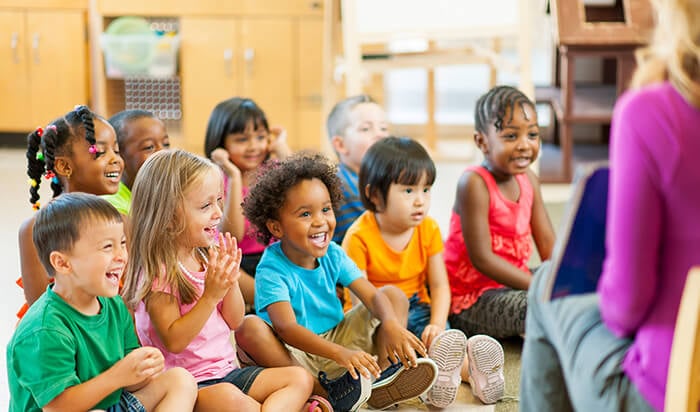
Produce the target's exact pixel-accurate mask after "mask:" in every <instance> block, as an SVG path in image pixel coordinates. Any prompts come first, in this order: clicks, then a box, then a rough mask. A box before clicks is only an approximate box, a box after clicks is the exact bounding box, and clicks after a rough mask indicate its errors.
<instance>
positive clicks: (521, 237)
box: [444, 166, 533, 314]
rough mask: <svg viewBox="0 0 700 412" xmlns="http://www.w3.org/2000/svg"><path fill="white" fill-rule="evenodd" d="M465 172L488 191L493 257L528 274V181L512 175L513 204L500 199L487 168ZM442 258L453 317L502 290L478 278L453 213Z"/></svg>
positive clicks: (458, 218)
mask: <svg viewBox="0 0 700 412" xmlns="http://www.w3.org/2000/svg"><path fill="white" fill-rule="evenodd" d="M467 170H471V171H473V172H475V173H477V174H479V176H481V178H482V179H484V182H486V187H487V188H488V191H489V229H490V232H491V248H492V250H493V253H495V254H496V255H498V256H500V257H501V258H503V259H505V260H506V261H507V262H509V263H510V264H512V265H513V266H515V267H517V268H519V269H521V270H523V271H526V272H529V270H528V267H527V262H528V261H529V260H530V255H532V239H531V228H530V218H531V216H532V199H533V190H532V184H531V183H530V179H529V178H528V177H527V175H526V174H525V173H522V174H518V175H515V179H516V181H517V182H518V185H519V186H520V199H518V201H517V202H513V201H511V200H509V199H506V198H505V197H503V195H502V194H501V192H500V190H498V186H497V184H496V180H495V179H494V178H493V176H492V175H491V173H490V172H489V171H488V170H486V168H484V167H483V166H473V167H469V168H467ZM444 256H445V266H446V267H447V274H448V277H449V280H450V290H451V292H452V303H451V305H450V309H451V312H452V313H454V314H457V313H460V312H462V311H463V310H465V309H467V308H469V307H470V306H471V305H473V304H474V303H475V302H476V300H477V299H478V298H479V296H481V295H482V294H483V293H484V292H485V291H487V290H489V289H496V288H502V287H504V286H503V285H502V284H500V283H498V282H496V281H495V280H493V279H491V278H489V277H487V276H485V275H483V274H481V272H479V271H478V270H476V268H475V267H474V265H472V262H471V261H470V260H469V255H468V253H467V248H466V246H465V244H464V237H463V236H462V223H461V220H460V216H459V215H458V214H457V213H455V212H454V211H453V212H452V215H451V216H450V228H449V234H448V236H447V240H446V241H445V252H444Z"/></svg>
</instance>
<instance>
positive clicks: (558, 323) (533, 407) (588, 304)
mask: <svg viewBox="0 0 700 412" xmlns="http://www.w3.org/2000/svg"><path fill="white" fill-rule="evenodd" d="M549 276H550V272H549V271H543V272H540V273H538V274H537V275H535V276H534V278H533V280H532V284H531V285H530V290H529V292H528V302H527V317H526V324H525V344H524V346H523V354H522V367H521V377H520V410H521V411H525V412H527V411H536V412H541V411H557V412H562V411H563V412H565V411H574V410H581V411H601V412H602V411H635V412H644V411H653V409H652V408H651V406H650V405H649V404H648V403H647V402H646V400H644V398H642V396H641V394H640V393H639V391H637V388H636V387H635V386H634V384H632V382H631V381H630V380H629V378H628V377H627V375H625V373H624V371H623V370H622V360H623V359H624V356H625V354H626V353H627V349H628V348H629V347H630V345H631V343H632V341H631V340H630V339H625V338H618V337H616V336H615V335H613V334H612V332H610V330H609V329H608V328H607V327H606V326H605V325H604V324H603V322H602V320H601V318H600V310H599V308H598V295H597V294H595V293H590V294H585V295H574V296H568V297H563V298H559V299H555V300H553V301H543V300H542V297H541V296H542V293H543V290H544V287H545V286H546V283H547V278H548V277H549Z"/></svg>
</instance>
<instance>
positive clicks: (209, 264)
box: [124, 150, 314, 411]
mask: <svg viewBox="0 0 700 412" xmlns="http://www.w3.org/2000/svg"><path fill="white" fill-rule="evenodd" d="M222 200H223V190H222V181H221V173H220V171H219V169H218V168H217V167H216V166H215V165H214V164H213V163H211V162H209V161H208V160H206V159H204V158H201V157H198V156H195V155H193V154H190V153H187V152H185V151H182V150H176V151H169V150H168V151H162V152H158V153H156V154H154V155H152V156H151V157H150V158H149V159H148V160H147V161H146V162H145V163H144V165H143V166H142V167H141V169H140V171H139V174H138V176H137V178H136V181H135V182H134V187H133V197H132V207H131V219H130V224H131V231H130V234H131V237H130V240H129V246H130V248H131V250H130V254H131V257H132V259H131V260H130V261H129V265H128V268H127V279H126V283H125V288H124V298H125V300H126V301H127V303H128V304H129V305H130V306H131V307H133V308H135V315H134V318H135V322H136V330H137V333H138V335H139V338H140V339H141V342H142V343H143V344H144V345H150V346H155V347H157V348H159V349H160V350H161V351H162V352H163V354H164V356H165V365H166V368H171V367H174V366H181V367H184V368H185V369H187V370H188V371H190V373H192V375H193V376H194V378H195V380H196V381H197V383H198V386H199V395H198V399H197V405H196V410H197V409H200V410H225V409H228V408H230V407H231V405H234V404H236V405H240V406H241V407H242V409H241V410H260V408H263V409H264V410H276V411H282V410H285V411H286V410H292V411H299V410H301V409H302V407H303V405H304V404H305V402H306V400H307V398H309V396H310V395H311V390H312V388H313V381H314V380H313V378H312V376H311V375H310V374H309V373H308V372H306V371H305V370H304V369H303V368H301V367H297V366H291V367H285V368H270V369H263V368H260V367H257V366H249V367H244V368H240V367H239V365H238V361H237V356H236V351H235V346H233V345H232V343H231V340H230V337H231V331H233V330H234V329H236V328H237V327H239V325H241V323H242V321H243V317H244V312H243V308H244V302H243V297H242V296H241V290H240V287H239V284H238V282H239V278H240V276H241V273H240V270H239V265H240V262H241V250H240V249H239V248H238V246H237V243H236V240H235V238H233V237H231V235H230V234H229V233H226V234H222V233H220V232H219V231H218V230H217V226H218V225H219V224H220V223H221V218H222V211H221V204H222ZM312 410H313V409H312Z"/></svg>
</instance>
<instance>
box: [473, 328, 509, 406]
mask: <svg viewBox="0 0 700 412" xmlns="http://www.w3.org/2000/svg"><path fill="white" fill-rule="evenodd" d="M467 356H469V384H470V385H471V387H472V393H473V394H474V396H476V397H477V398H479V399H481V402H483V403H485V404H491V403H496V402H497V401H498V400H499V399H501V398H502V397H503V392H504V390H505V378H504V377H503V362H504V355H503V347H501V344H500V343H498V341H497V340H496V339H494V338H492V337H490V336H486V335H474V336H472V337H471V338H469V340H467Z"/></svg>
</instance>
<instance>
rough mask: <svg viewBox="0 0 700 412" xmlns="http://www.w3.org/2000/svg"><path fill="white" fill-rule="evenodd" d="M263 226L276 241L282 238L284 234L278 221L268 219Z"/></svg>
mask: <svg viewBox="0 0 700 412" xmlns="http://www.w3.org/2000/svg"><path fill="white" fill-rule="evenodd" d="M265 226H267V230H269V231H270V233H272V236H274V237H275V238H277V239H281V238H282V235H283V234H284V232H283V231H282V225H281V224H280V222H279V220H275V219H268V220H267V222H265Z"/></svg>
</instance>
